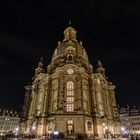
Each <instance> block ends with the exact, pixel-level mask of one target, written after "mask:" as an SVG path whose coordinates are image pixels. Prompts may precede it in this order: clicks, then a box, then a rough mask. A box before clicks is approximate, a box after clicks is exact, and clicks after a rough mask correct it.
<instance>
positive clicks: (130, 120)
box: [119, 106, 140, 135]
mask: <svg viewBox="0 0 140 140" xmlns="http://www.w3.org/2000/svg"><path fill="white" fill-rule="evenodd" d="M119 113H120V121H121V125H122V134H129V135H130V134H140V109H136V108H135V107H134V108H129V106H127V107H126V108H125V107H123V108H120V110H119Z"/></svg>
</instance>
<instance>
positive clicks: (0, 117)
mask: <svg viewBox="0 0 140 140" xmlns="http://www.w3.org/2000/svg"><path fill="white" fill-rule="evenodd" d="M19 124H20V117H19V114H18V113H17V111H15V110H7V109H0V134H6V133H9V132H10V133H16V132H18V130H19Z"/></svg>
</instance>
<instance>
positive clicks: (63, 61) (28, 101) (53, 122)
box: [22, 26, 120, 137]
mask: <svg viewBox="0 0 140 140" xmlns="http://www.w3.org/2000/svg"><path fill="white" fill-rule="evenodd" d="M76 33H77V31H76V30H75V29H74V28H73V27H71V26H69V27H68V28H66V29H65V30H64V39H63V41H62V42H58V46H57V47H56V49H55V50H54V53H53V56H52V60H51V63H50V64H49V65H48V66H47V70H45V69H44V65H43V62H42V59H41V60H40V62H39V64H38V66H37V68H36V69H35V76H34V79H33V82H32V84H31V85H28V86H25V89H26V93H25V102H24V108H23V115H24V116H25V117H26V119H25V121H24V122H23V123H22V131H24V133H27V134H30V133H35V134H36V136H38V137H39V136H45V135H51V133H53V132H54V131H58V132H61V133H64V134H65V135H75V134H85V135H87V136H89V135H95V136H97V137H103V136H104V135H105V134H112V135H113V134H120V122H119V115H118V111H117V106H116V100H115V91H114V89H115V86H114V85H113V84H112V82H110V81H108V79H107V77H106V75H105V69H104V68H103V66H102V63H101V62H100V61H98V62H97V68H96V70H95V71H93V66H92V65H91V64H90V62H89V60H88V55H87V52H86V50H85V48H84V47H83V45H82V42H79V41H78V40H77V39H76Z"/></svg>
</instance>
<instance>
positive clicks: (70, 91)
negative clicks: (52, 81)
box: [66, 81, 74, 111]
mask: <svg viewBox="0 0 140 140" xmlns="http://www.w3.org/2000/svg"><path fill="white" fill-rule="evenodd" d="M66 87H67V106H66V110H67V111H74V86H73V82H72V81H69V82H67V86H66Z"/></svg>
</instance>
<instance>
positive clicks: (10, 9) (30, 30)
mask: <svg viewBox="0 0 140 140" xmlns="http://www.w3.org/2000/svg"><path fill="white" fill-rule="evenodd" d="M0 6H1V8H0V107H10V108H11V107H12V108H16V109H21V106H22V104H23V99H24V86H25V85H28V84H31V81H32V80H31V79H32V77H33V76H34V69H35V67H36V66H37V63H38V61H39V59H40V57H41V56H43V57H44V63H45V67H47V65H48V64H49V62H50V61H51V56H52V53H53V51H54V49H55V48H56V46H57V42H58V41H62V40H63V31H64V29H65V28H66V27H68V26H69V24H68V22H69V20H71V21H72V26H73V27H74V28H75V29H76V30H77V31H78V34H77V36H78V40H79V41H82V42H83V46H84V47H85V49H86V50H87V52H88V54H89V60H90V62H91V64H93V67H94V68H95V67H96V61H97V60H98V59H100V60H101V61H102V63H103V66H104V67H105V68H106V75H107V76H108V78H109V80H110V81H112V82H113V83H114V84H115V85H116V97H117V103H118V104H120V106H125V105H130V106H139V107H140V85H139V84H140V82H139V80H140V9H139V4H138V1H136V0H131V1H127V2H126V1H125V2H123V1H119V0H107V1H106V0H96V1H95V0H69V1H67V0H65V1H62V0H42V1H37V2H35V1H32V2H30V1H29V0H24V1H19V2H18V3H14V2H13V1H12V0H4V1H2V2H0Z"/></svg>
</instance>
